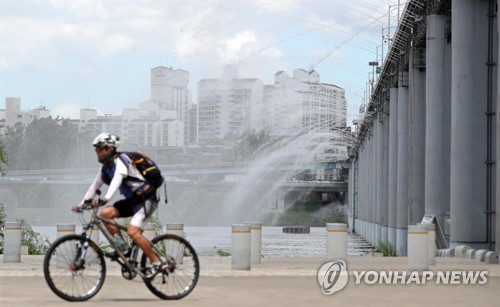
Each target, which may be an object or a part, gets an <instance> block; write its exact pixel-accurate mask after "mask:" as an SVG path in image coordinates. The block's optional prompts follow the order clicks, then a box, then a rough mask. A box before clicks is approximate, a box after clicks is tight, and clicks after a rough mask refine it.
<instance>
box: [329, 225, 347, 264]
mask: <svg viewBox="0 0 500 307" xmlns="http://www.w3.org/2000/svg"><path fill="white" fill-rule="evenodd" d="M326 258H327V259H328V260H334V261H336V260H343V261H347V224H341V223H327V224H326Z"/></svg>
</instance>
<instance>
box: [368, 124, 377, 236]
mask: <svg viewBox="0 0 500 307" xmlns="http://www.w3.org/2000/svg"><path fill="white" fill-rule="evenodd" d="M371 133H372V136H371V137H370V146H369V147H370V194H369V195H370V201H369V203H368V210H369V213H370V220H369V222H370V230H369V231H370V234H369V241H370V243H372V244H374V242H375V215H376V209H375V207H376V200H377V196H376V191H377V190H376V184H375V183H376V182H377V174H376V172H375V163H377V162H376V159H375V152H376V151H375V131H374V127H372V130H371Z"/></svg>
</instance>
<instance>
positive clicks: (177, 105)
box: [140, 66, 193, 144]
mask: <svg viewBox="0 0 500 307" xmlns="http://www.w3.org/2000/svg"><path fill="white" fill-rule="evenodd" d="M192 107H193V102H192V97H191V91H190V90H189V73H188V72H187V71H185V70H182V69H173V68H172V67H164V66H158V67H156V68H153V69H151V98H150V100H147V101H145V102H142V103H141V104H140V109H141V110H145V111H149V112H151V113H153V114H155V115H156V117H158V118H159V119H160V120H179V121H181V122H182V123H184V128H183V129H184V133H183V135H184V137H185V139H184V141H183V143H185V144H189V143H190V140H189V139H188V137H189V135H190V134H191V132H190V131H189V127H190V126H189V125H187V124H186V123H187V122H188V121H189V110H191V108H192Z"/></svg>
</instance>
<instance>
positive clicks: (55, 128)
mask: <svg viewBox="0 0 500 307" xmlns="http://www.w3.org/2000/svg"><path fill="white" fill-rule="evenodd" d="M88 138H89V137H88V136H87V135H81V136H80V135H78V129H77V127H76V126H74V125H72V124H71V123H70V122H69V121H68V120H61V119H59V118H56V119H52V118H51V117H48V118H41V119H36V120H34V121H33V122H31V123H30V124H28V125H27V126H24V125H23V124H21V123H17V124H16V125H14V126H13V127H7V128H6V131H5V133H4V135H2V136H0V141H1V142H2V145H3V153H4V160H7V161H8V162H9V164H8V166H9V167H8V169H9V170H23V169H48V168H54V169H57V168H65V167H67V166H69V167H71V168H74V167H78V166H81V165H82V161H85V159H86V158H88V156H89V154H88V153H87V152H85V154H80V152H82V151H81V149H84V148H85V147H83V142H85V141H87V139H88ZM88 147H89V148H90V146H88ZM90 149H91V148H90Z"/></svg>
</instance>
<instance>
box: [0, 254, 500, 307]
mask: <svg viewBox="0 0 500 307" xmlns="http://www.w3.org/2000/svg"><path fill="white" fill-rule="evenodd" d="M42 263H43V256H22V261H21V263H4V262H3V256H0V306H2V307H3V306H66V305H68V302H66V301H63V300H61V299H59V298H58V297H57V296H56V295H55V294H53V293H52V292H51V290H50V289H49V288H48V286H47V285H46V283H45V279H44V277H43V269H42ZM324 263H325V260H324V259H322V258H263V259H262V264H259V265H254V266H253V267H252V270H251V271H233V270H231V259H230V258H228V257H201V259H200V264H201V277H200V280H199V282H198V284H197V286H196V288H195V289H194V290H193V292H192V293H191V294H190V295H189V296H187V297H186V298H184V299H182V300H179V301H169V302H165V301H162V300H160V299H157V298H156V296H154V295H153V294H152V293H150V292H149V290H148V289H147V288H146V287H145V286H144V285H143V283H142V282H141V280H140V279H136V280H133V281H128V280H125V279H123V278H122V277H121V274H120V271H119V266H118V265H117V264H116V263H112V262H109V261H108V262H107V267H108V273H107V277H106V281H105V283H104V286H103V288H102V289H101V291H100V292H99V293H98V294H97V295H96V296H95V297H94V298H92V299H91V300H89V301H87V302H84V303H82V304H81V305H85V306H87V305H90V306H92V305H102V304H103V303H104V304H106V306H108V305H109V306H160V305H165V304H168V305H169V306H181V305H182V306H216V305H217V306H314V307H316V306H332V305H333V304H349V305H350V306H367V305H368V306H388V305H393V306H417V305H420V306H422V304H424V305H425V306H451V305H453V306H471V305H475V306H498V302H499V301H500V265H499V264H485V263H482V262H477V261H475V260H470V259H464V258H436V265H435V266H432V267H430V271H432V272H435V273H437V272H438V271H445V272H446V271H449V272H451V271H474V272H477V271H487V279H488V282H487V283H486V284H483V285H479V284H474V285H473V284H468V285H466V284H454V285H450V284H448V285H446V284H436V282H435V280H429V281H427V282H426V283H425V284H416V283H412V284H411V285H401V284H397V285H387V284H378V283H377V284H373V285H370V284H367V283H366V282H364V281H362V282H360V283H359V284H356V282H355V281H356V278H355V274H354V273H356V274H359V272H361V271H376V272H380V271H384V270H392V271H398V272H406V270H407V268H406V266H407V258H404V257H398V258H387V257H349V258H348V261H347V264H348V272H349V281H348V284H347V286H346V287H345V288H344V289H343V290H341V291H339V292H337V293H334V294H333V295H330V296H328V295H325V294H323V293H322V291H321V288H320V286H319V285H318V281H317V271H318V269H319V268H320V267H321V266H322V265H323V264H324ZM354 271H355V272H354ZM407 273H408V275H409V274H410V272H407ZM371 276H372V277H373V274H372V275H371ZM79 305H80V304H79Z"/></svg>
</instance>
